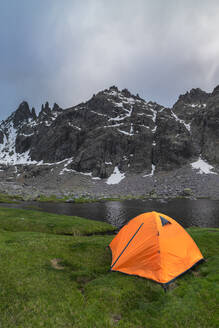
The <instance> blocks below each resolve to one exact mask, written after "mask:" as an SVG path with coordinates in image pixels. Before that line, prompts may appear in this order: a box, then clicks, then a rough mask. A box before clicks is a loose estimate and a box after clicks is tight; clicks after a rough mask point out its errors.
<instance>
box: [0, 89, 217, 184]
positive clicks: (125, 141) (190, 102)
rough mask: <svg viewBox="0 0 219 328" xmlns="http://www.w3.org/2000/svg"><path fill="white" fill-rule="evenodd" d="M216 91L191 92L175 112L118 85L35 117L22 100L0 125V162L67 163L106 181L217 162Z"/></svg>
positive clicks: (75, 168) (179, 100) (180, 102)
mask: <svg viewBox="0 0 219 328" xmlns="http://www.w3.org/2000/svg"><path fill="white" fill-rule="evenodd" d="M218 107H219V87H216V88H215V89H214V91H213V92H212V94H208V93H206V92H204V91H202V90H200V89H192V90H191V91H190V92H187V93H186V94H185V95H182V96H180V97H179V99H178V101H177V102H176V104H175V105H174V106H173V108H172V109H170V108H164V107H163V106H160V105H158V104H156V103H154V102H146V101H145V100H143V99H141V98H140V97H139V96H138V95H137V96H134V95H132V94H131V93H130V92H129V91H128V90H127V89H124V90H122V91H119V90H118V89H117V88H116V87H115V86H113V87H111V88H109V89H107V90H104V91H101V92H99V93H98V94H97V95H94V96H93V97H92V98H91V99H90V100H89V101H87V102H85V103H81V104H79V105H77V106H74V107H71V108H68V109H61V108H60V107H59V106H58V105H57V104H54V106H53V108H52V109H51V108H50V107H49V104H48V103H46V104H45V105H43V106H42V109H41V112H40V113H39V115H38V116H37V115H36V113H35V110H34V109H32V110H30V109H29V106H28V104H27V103H26V102H23V103H22V104H21V105H20V106H19V107H18V109H17V110H16V111H15V112H14V113H12V115H11V116H10V117H9V118H8V119H7V120H5V121H3V122H2V123H0V162H1V163H5V164H19V163H20V164H26V163H33V164H34V163H35V164H37V163H39V162H42V161H43V162H48V163H54V162H60V161H62V160H65V159H69V160H68V167H67V169H68V168H71V169H74V170H76V171H79V172H85V173H86V172H92V175H93V176H98V177H101V178H106V177H108V176H110V175H111V174H112V172H113V170H114V168H115V167H116V166H117V167H118V168H119V169H120V170H121V171H123V172H135V173H140V172H142V171H144V172H145V171H146V172H147V173H148V174H150V173H151V172H152V168H153V169H154V167H156V170H157V171H161V170H171V169H174V168H177V167H180V166H182V165H184V164H186V163H189V162H191V161H192V160H194V159H196V158H197V157H199V156H200V155H201V156H203V158H205V159H207V160H208V161H209V162H211V163H219V144H218V142H219V109H218Z"/></svg>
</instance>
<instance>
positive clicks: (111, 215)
mask: <svg viewBox="0 0 219 328" xmlns="http://www.w3.org/2000/svg"><path fill="white" fill-rule="evenodd" d="M104 204H105V209H106V213H107V214H106V221H107V222H109V223H110V224H112V225H114V226H116V227H122V226H123V225H124V224H125V222H126V220H127V216H126V208H125V204H124V202H106V203H104Z"/></svg>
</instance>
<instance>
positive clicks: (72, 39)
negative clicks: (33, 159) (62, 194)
mask: <svg viewBox="0 0 219 328" xmlns="http://www.w3.org/2000/svg"><path fill="white" fill-rule="evenodd" d="M218 9H219V2H218V1H214V0H211V1H204V0H190V1H188V0H184V1H181V0H168V1H162V0H157V1H149V0H148V1H147V0H135V1H131V0H120V1H116V0H112V1H106V0H84V1H79V0H75V1H73V0H65V1H59V0H39V1H34V0H23V1H17V0H10V1H7V0H3V1H1V2H0V41H1V50H0V91H1V93H0V119H3V118H5V117H6V116H7V115H8V114H9V113H11V111H12V110H15V109H16V108H17V106H18V104H19V102H21V101H22V100H24V99H26V100H27V101H28V102H29V103H30V105H31V106H35V107H36V108H37V109H39V108H40V105H41V103H43V102H45V101H46V100H48V101H49V102H50V103H53V102H55V101H56V102H57V103H59V104H60V106H63V107H68V106H71V105H73V104H76V103H78V102H80V101H84V100H86V99H88V98H89V97H90V96H92V94H93V93H96V92H98V91H99V90H101V89H104V88H107V87H109V86H110V85H112V84H116V85H117V86H118V87H120V88H124V87H127V88H128V89H130V91H132V92H134V93H139V94H140V95H141V96H142V97H144V98H146V99H147V100H154V101H157V102H159V103H161V104H163V105H166V106H171V105H172V104H173V103H174V102H175V101H176V99H177V97H178V95H179V94H180V93H184V92H185V91H187V90H189V89H191V88H193V87H201V88H203V89H205V90H207V91H210V90H211V89H212V88H214V87H215V86H216V85H217V84H218V78H219V64H218V58H217V57H218V53H219V41H218V37H217V34H218V28H219V22H218V17H217V16H218V15H217V13H218Z"/></svg>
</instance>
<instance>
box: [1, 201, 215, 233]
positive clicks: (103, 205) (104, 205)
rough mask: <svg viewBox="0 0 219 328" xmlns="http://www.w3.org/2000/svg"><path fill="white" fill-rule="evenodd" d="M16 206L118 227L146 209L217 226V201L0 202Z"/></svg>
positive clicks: (193, 223)
mask: <svg viewBox="0 0 219 328" xmlns="http://www.w3.org/2000/svg"><path fill="white" fill-rule="evenodd" d="M1 206H7V207H16V208H33V209H35V210H36V209H38V210H41V211H45V212H50V213H57V214H65V215H76V216H81V217H85V218H88V219H91V220H98V221H106V222H109V223H111V224H113V225H115V226H117V227H118V228H120V227H122V226H123V225H124V224H125V223H126V222H127V221H129V220H130V219H132V218H134V217H135V216H137V215H139V214H141V213H144V212H150V211H157V212H161V213H164V214H166V215H168V216H170V217H172V218H173V219H175V220H176V221H177V222H179V223H180V224H181V225H182V226H183V227H184V228H187V227H191V226H198V227H212V228H218V227H219V200H209V199H199V200H190V199H173V200H168V201H164V200H125V201H106V202H96V203H84V204H74V203H41V202H22V203H20V204H1Z"/></svg>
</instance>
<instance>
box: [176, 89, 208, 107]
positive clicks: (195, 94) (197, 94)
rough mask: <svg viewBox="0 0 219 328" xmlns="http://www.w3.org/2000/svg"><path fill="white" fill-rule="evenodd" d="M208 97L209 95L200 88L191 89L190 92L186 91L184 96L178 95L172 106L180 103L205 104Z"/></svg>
mask: <svg viewBox="0 0 219 328" xmlns="http://www.w3.org/2000/svg"><path fill="white" fill-rule="evenodd" d="M209 96H210V94H209V93H207V92H205V91H203V90H202V89H200V88H192V89H191V90H190V91H187V92H186V93H185V94H183V95H180V96H179V98H178V100H177V102H176V103H175V105H174V106H176V105H178V104H179V103H182V102H183V103H186V104H193V103H195V104H196V103H198V104H201V103H205V102H206V101H207V99H208V97H209Z"/></svg>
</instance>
